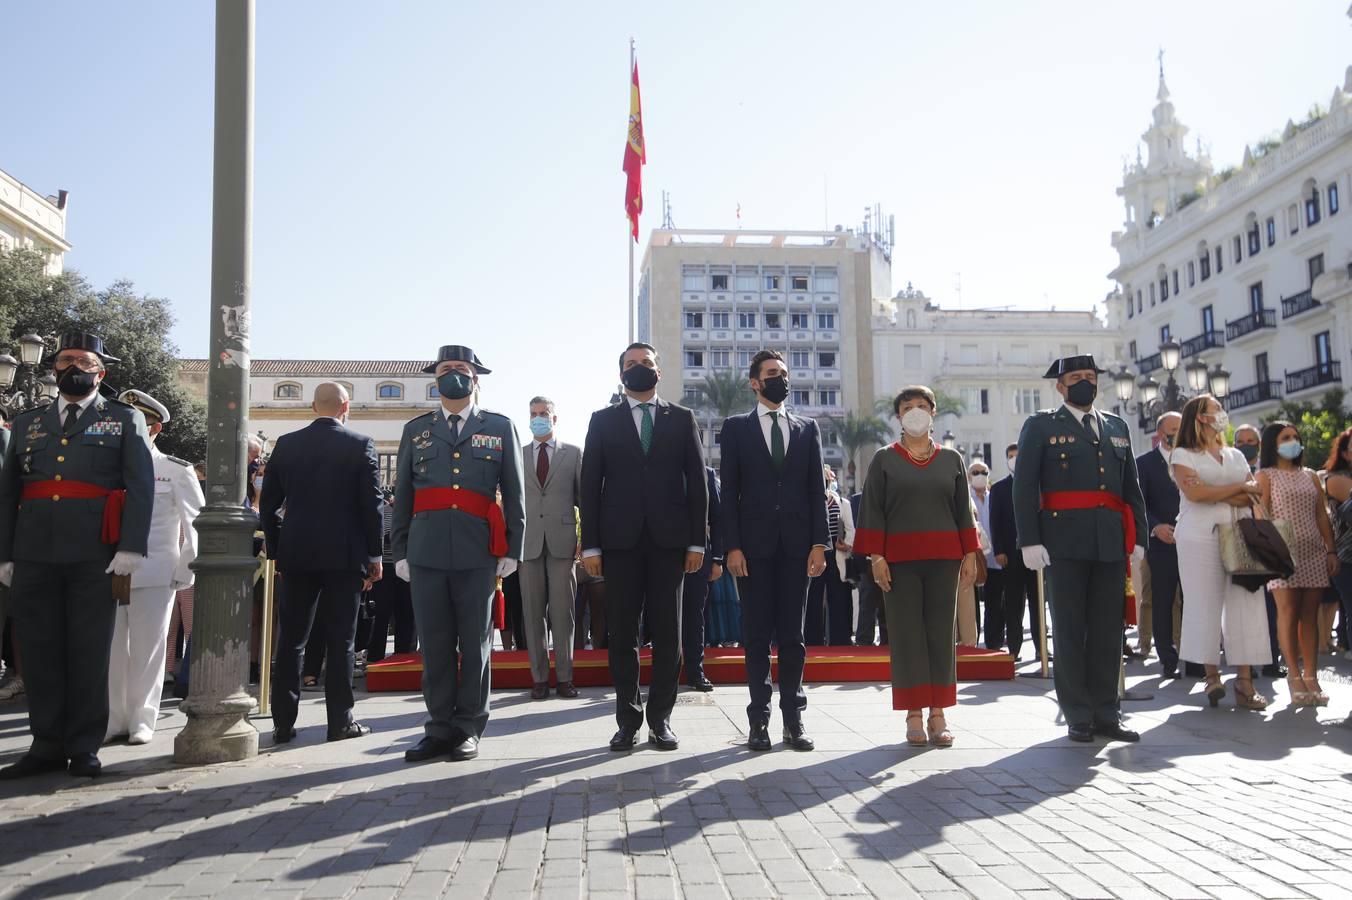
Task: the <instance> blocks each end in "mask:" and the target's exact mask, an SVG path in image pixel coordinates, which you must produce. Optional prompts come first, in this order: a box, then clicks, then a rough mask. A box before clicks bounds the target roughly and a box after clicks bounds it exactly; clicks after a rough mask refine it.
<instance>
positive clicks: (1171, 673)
mask: <svg viewBox="0 0 1352 900" xmlns="http://www.w3.org/2000/svg"><path fill="white" fill-rule="evenodd" d="M1182 422H1183V416H1182V415H1180V414H1179V413H1176V412H1167V413H1165V414H1164V415H1162V416H1160V418H1159V421H1158V422H1157V423H1156V425H1155V440H1156V446H1155V447H1154V448H1153V449H1151V450H1149V451H1148V452H1146V453H1142V454H1141V455H1140V456H1138V457H1136V477H1137V478H1138V479H1139V480H1140V482H1141V495H1142V496H1143V497H1144V498H1145V519H1146V527H1147V528H1149V529H1150V538H1151V540H1150V546H1149V547H1147V548H1146V553H1145V561H1146V564H1147V565H1149V566H1150V607H1151V618H1152V623H1151V624H1152V625H1153V627H1152V629H1151V638H1152V639H1153V641H1154V644H1155V655H1156V656H1158V657H1159V660H1160V667H1161V668H1162V669H1163V670H1164V677H1165V678H1177V677H1178V647H1177V645H1176V644H1175V643H1174V596H1175V594H1176V593H1177V591H1178V587H1179V582H1178V548H1177V547H1176V546H1174V525H1175V524H1176V523H1177V521H1178V485H1176V484H1174V480H1173V478H1171V477H1170V476H1169V462H1168V455H1169V453H1171V452H1172V451H1173V449H1174V441H1175V440H1177V438H1178V427H1179V425H1180V424H1182ZM1201 668H1202V667H1201V666H1200V665H1197V664H1195V663H1191V664H1189V665H1188V674H1189V675H1192V674H1194V673H1196V674H1198V675H1201V674H1204V673H1203V672H1201V671H1200V670H1201Z"/></svg>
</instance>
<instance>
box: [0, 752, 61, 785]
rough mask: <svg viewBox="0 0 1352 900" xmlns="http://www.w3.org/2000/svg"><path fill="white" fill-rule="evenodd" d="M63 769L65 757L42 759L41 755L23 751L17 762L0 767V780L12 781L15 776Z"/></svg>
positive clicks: (19, 776) (40, 773) (26, 775)
mask: <svg viewBox="0 0 1352 900" xmlns="http://www.w3.org/2000/svg"><path fill="white" fill-rule="evenodd" d="M65 770H66V761H65V759H61V758H58V759H44V758H43V757H41V756H34V755H33V754H31V753H25V754H24V755H23V756H21V757H19V761H18V762H16V763H14V764H13V765H11V766H5V767H4V768H3V769H0V781H12V780H14V779H16V778H28V777H29V776H30V775H42V774H44V773H46V772H64V771H65Z"/></svg>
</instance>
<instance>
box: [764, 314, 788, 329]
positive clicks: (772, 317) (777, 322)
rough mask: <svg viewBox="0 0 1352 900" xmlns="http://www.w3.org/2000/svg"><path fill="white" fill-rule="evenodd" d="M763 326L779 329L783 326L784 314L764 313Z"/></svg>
mask: <svg viewBox="0 0 1352 900" xmlns="http://www.w3.org/2000/svg"><path fill="white" fill-rule="evenodd" d="M765 327H766V328H773V329H779V328H783V327H784V316H783V314H782V313H766V314H765Z"/></svg>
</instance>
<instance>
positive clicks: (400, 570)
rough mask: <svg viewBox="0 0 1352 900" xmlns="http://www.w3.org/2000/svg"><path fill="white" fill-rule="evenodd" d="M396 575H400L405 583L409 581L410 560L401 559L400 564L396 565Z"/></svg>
mask: <svg viewBox="0 0 1352 900" xmlns="http://www.w3.org/2000/svg"><path fill="white" fill-rule="evenodd" d="M394 574H396V575H398V576H399V577H400V578H402V579H404V580H405V581H408V580H409V577H410V576H409V573H408V560H406V559H401V560H399V561H398V562H396V563H395V564H394Z"/></svg>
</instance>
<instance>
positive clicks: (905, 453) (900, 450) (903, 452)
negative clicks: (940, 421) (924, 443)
mask: <svg viewBox="0 0 1352 900" xmlns="http://www.w3.org/2000/svg"><path fill="white" fill-rule="evenodd" d="M930 446H932V447H933V448H934V452H933V453H931V454H930V455H929V456H928V457H927V458H926V459H925V461H924V462H920V461H919V460H917V459H916V458H915V457H914V456H912V455H911V453H910V451H909V450H907V449H906V448H905V447H903V446H902V445H901V441H893V442H892V449H893V450H894V451H896V454H897V456H900V457H901V458H902V459H904V460H906V461H907V462H908V463H910V464H911V465H913V466H915V467H916V468H917V469H923V468H925V467H926V466H928V465H929V464H930V463H932V462H934V458H935V457H936V456H938V455H939V451H940V450H942V449H943V448H942V447H940V446H939V445H938V444H936V443H934V442H933V441H932V440H931V441H930Z"/></svg>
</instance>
